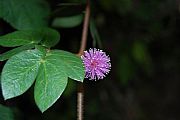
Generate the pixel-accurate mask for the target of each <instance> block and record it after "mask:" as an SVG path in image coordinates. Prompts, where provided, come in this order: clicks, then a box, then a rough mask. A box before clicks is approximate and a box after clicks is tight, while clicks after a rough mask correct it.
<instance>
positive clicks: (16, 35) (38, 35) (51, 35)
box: [0, 28, 60, 47]
mask: <svg viewBox="0 0 180 120" xmlns="http://www.w3.org/2000/svg"><path fill="white" fill-rule="evenodd" d="M59 40H60V35H59V33H58V32H57V31H56V30H54V29H51V28H42V29H38V30H36V29H35V30H34V29H31V30H20V31H15V32H12V33H9V34H6V35H4V36H1V37H0V45H1V46H4V47H16V46H21V45H27V44H32V43H34V44H38V43H40V42H41V44H42V45H43V46H46V47H52V46H55V45H56V44H57V43H58V42H59Z"/></svg>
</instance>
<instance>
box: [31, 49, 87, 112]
mask: <svg viewBox="0 0 180 120" xmlns="http://www.w3.org/2000/svg"><path fill="white" fill-rule="evenodd" d="M68 77H70V78H72V79H75V80H77V81H81V82H83V79H84V68H83V65H82V61H81V59H80V58H79V57H77V56H75V55H73V54H72V53H69V52H65V51H61V50H52V51H50V52H48V53H47V54H46V57H45V59H44V60H43V61H42V64H41V67H40V70H39V73H38V77H37V81H36V84H35V91H34V94H35V101H36V104H37V105H38V107H39V108H40V110H41V111H42V112H44V111H45V110H46V109H47V108H49V107H50V106H51V105H52V104H53V103H54V102H55V101H56V100H57V99H58V98H59V97H60V95H61V94H62V93H63V91H64V89H65V88H66V85H67V81H68Z"/></svg>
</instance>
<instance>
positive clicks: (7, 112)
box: [0, 104, 14, 120]
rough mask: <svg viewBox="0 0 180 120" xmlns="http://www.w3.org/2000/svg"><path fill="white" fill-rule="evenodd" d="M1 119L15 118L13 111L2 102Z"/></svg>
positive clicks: (0, 106)
mask: <svg viewBox="0 0 180 120" xmlns="http://www.w3.org/2000/svg"><path fill="white" fill-rule="evenodd" d="M0 120H14V114H13V111H12V110H11V109H10V108H8V107H6V106H3V105H1V104H0Z"/></svg>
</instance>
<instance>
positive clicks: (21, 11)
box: [0, 0, 50, 30]
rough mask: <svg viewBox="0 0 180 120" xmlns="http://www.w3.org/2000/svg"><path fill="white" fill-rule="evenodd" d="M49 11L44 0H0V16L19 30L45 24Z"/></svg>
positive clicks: (39, 26)
mask: <svg viewBox="0 0 180 120" xmlns="http://www.w3.org/2000/svg"><path fill="white" fill-rule="evenodd" d="M49 12H50V8H49V5H48V3H47V2H46V1H45V0H0V18H3V19H4V20H5V21H7V22H8V23H10V24H11V25H12V26H13V27H14V28H16V29H19V30H22V29H23V30H24V29H31V28H34V29H36V28H41V27H44V26H47V23H48V19H47V17H48V15H49Z"/></svg>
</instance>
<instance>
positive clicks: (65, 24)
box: [52, 14, 83, 28]
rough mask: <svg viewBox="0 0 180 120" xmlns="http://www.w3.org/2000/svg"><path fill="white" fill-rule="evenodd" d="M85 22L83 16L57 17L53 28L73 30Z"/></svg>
mask: <svg viewBox="0 0 180 120" xmlns="http://www.w3.org/2000/svg"><path fill="white" fill-rule="evenodd" d="M82 20H83V14H78V15H73V16H67V17H57V18H55V19H54V20H53V22H52V26H54V27H62V28H72V27H76V26H78V25H80V24H81V23H82Z"/></svg>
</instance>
